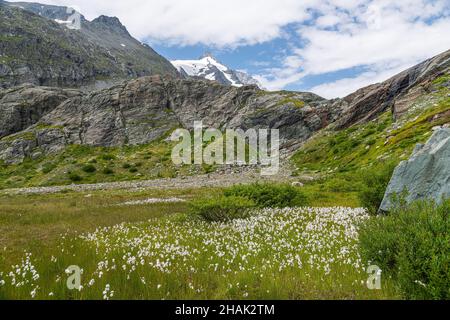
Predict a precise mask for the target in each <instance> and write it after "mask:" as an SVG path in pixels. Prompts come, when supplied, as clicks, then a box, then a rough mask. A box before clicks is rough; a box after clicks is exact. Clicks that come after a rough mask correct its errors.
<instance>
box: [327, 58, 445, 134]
mask: <svg viewBox="0 0 450 320" xmlns="http://www.w3.org/2000/svg"><path fill="white" fill-rule="evenodd" d="M448 73H450V50H448V51H446V52H444V53H442V54H440V55H438V56H436V57H433V58H431V59H429V60H426V61H424V62H422V63H420V64H418V65H416V66H414V67H412V68H410V69H408V70H405V71H403V72H401V73H399V74H398V75H396V76H394V77H392V78H390V79H388V80H386V81H384V82H382V83H378V84H374V85H371V86H368V87H365V88H362V89H360V90H358V91H356V92H355V93H352V94H350V95H349V96H347V97H345V98H343V99H338V101H337V102H339V103H342V104H343V107H344V106H345V105H346V108H347V110H346V112H345V113H344V114H343V115H342V118H341V119H339V121H338V122H337V123H336V127H337V128H339V129H342V128H348V127H350V126H351V125H353V124H355V123H363V122H367V121H370V120H372V119H375V118H376V117H377V116H378V115H379V114H380V113H382V112H385V111H386V110H389V109H392V111H393V113H394V117H395V118H399V117H401V116H402V115H403V114H404V113H405V112H406V111H407V110H408V108H409V107H410V106H411V104H412V102H414V101H415V100H416V99H417V97H419V96H421V95H423V94H424V93H426V92H427V90H428V88H429V86H430V85H431V83H432V82H433V80H435V79H436V78H437V77H438V76H441V75H444V74H448Z"/></svg>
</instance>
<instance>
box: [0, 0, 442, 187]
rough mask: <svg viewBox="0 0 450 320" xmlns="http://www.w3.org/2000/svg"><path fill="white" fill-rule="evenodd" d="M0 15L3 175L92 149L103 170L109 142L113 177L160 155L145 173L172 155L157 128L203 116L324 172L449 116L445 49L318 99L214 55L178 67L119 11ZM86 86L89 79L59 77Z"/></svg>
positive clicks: (381, 155)
mask: <svg viewBox="0 0 450 320" xmlns="http://www.w3.org/2000/svg"><path fill="white" fill-rule="evenodd" d="M0 16H1V18H2V19H1V20H0V31H1V34H0V39H1V41H0V54H1V55H0V87H3V88H4V89H0V178H4V180H6V181H7V182H8V183H7V185H10V186H21V185H22V184H23V183H28V184H31V185H33V184H35V183H38V184H40V183H41V181H44V182H42V183H44V184H45V183H48V181H49V180H48V179H44V180H38V181H37V182H34V181H35V180H33V177H35V176H36V172H40V173H39V174H42V175H43V176H45V175H48V174H49V173H50V172H53V173H52V175H53V176H52V177H53V178H54V179H53V180H52V182H51V183H66V182H67V181H66V180H67V179H66V180H64V179H63V180H61V179H59V177H61V176H65V175H70V174H72V173H73V172H72V171H73V170H80V169H81V167H80V166H82V165H83V164H85V163H86V162H88V163H90V161H91V160H95V161H96V158H95V159H91V158H92V157H93V156H94V155H95V157H99V158H100V159H101V160H99V161H100V162H101V163H102V165H104V166H105V168H104V169H105V172H110V171H111V170H110V169H111V168H110V167H111V163H109V162H107V160H105V159H110V158H111V156H110V155H109V154H108V152H109V151H108V150H114V152H113V151H111V152H112V153H115V154H116V155H118V157H119V158H120V161H119V160H118V161H117V164H116V167H117V168H115V170H117V171H119V170H120V171H121V172H123V175H121V177H120V179H122V180H127V179H131V178H134V177H136V175H135V174H141V173H136V171H135V170H137V167H138V166H137V164H138V163H140V164H143V163H145V164H146V165H147V164H148V170H149V171H152V172H153V169H154V167H158V166H159V167H158V170H157V172H156V171H155V172H154V174H153V173H152V175H151V177H160V176H159V175H161V174H162V173H161V172H162V167H164V166H170V165H171V164H170V163H169V160H170V148H171V146H170V145H169V144H167V143H166V142H165V138H166V137H167V136H168V135H169V134H170V133H171V132H172V131H173V130H174V129H176V128H180V127H182V128H187V129H191V128H192V126H193V124H194V121H200V120H201V121H203V123H204V126H205V127H215V128H220V129H226V128H242V129H244V130H246V129H249V128H272V129H280V137H281V147H282V152H283V153H284V154H289V155H292V154H293V153H295V156H294V158H293V161H294V163H295V164H296V165H297V167H298V168H299V170H312V171H316V172H326V173H329V172H335V171H336V170H352V169H355V168H361V167H364V166H367V165H370V164H372V163H374V162H376V161H379V160H382V159H386V158H388V157H391V158H396V159H404V158H405V157H407V156H408V153H409V152H410V151H412V150H411V149H412V148H413V147H414V144H415V143H419V142H424V141H426V139H428V138H429V135H430V134H431V131H432V130H431V129H432V128H433V127H434V126H441V125H446V124H447V123H448V122H450V100H449V99H450V89H449V88H450V50H449V51H447V52H444V53H442V54H440V55H438V56H436V57H434V58H431V59H429V60H427V61H425V62H423V63H421V64H419V65H417V66H415V67H413V68H411V69H409V70H406V71H404V72H402V73H400V74H398V75H396V76H394V77H392V78H391V79H389V80H387V81H385V82H383V83H379V84H374V85H371V86H368V87H366V88H362V89H360V90H358V91H356V92H355V93H353V94H351V95H349V96H347V97H345V98H343V99H335V100H326V99H323V98H321V97H319V96H317V95H315V94H312V93H302V92H287V91H280V92H267V91H264V90H261V89H260V88H258V86H256V85H243V83H247V82H250V83H251V82H252V80H251V79H250V80H249V81H247V80H245V81H244V80H243V78H242V77H240V75H239V73H237V72H234V71H232V70H230V69H229V68H227V67H226V66H223V65H222V64H220V63H218V62H217V61H216V60H214V59H213V58H212V57H210V56H208V57H204V58H203V59H201V60H199V61H200V62H201V63H199V62H198V61H197V62H192V61H190V62H189V63H187V62H186V61H184V62H178V63H174V64H175V65H177V67H178V68H179V70H180V71H181V74H182V76H180V73H179V72H178V71H177V70H176V68H174V67H173V66H172V64H171V63H170V62H169V61H167V60H165V59H164V58H162V57H160V56H159V55H157V54H156V53H155V52H154V51H153V50H151V48H149V47H147V46H145V45H142V44H141V43H139V42H138V41H137V40H135V39H133V38H132V37H131V36H130V35H129V33H128V31H127V30H126V28H125V27H124V26H123V25H122V24H121V23H120V21H119V20H118V19H117V18H110V17H105V16H101V17H99V18H97V19H95V20H93V21H91V22H90V21H87V20H86V19H85V18H84V17H82V16H81V24H82V28H81V29H80V30H72V29H69V28H67V25H66V23H65V22H67V21H68V19H69V17H68V13H67V10H66V8H64V7H57V6H44V5H40V4H33V3H14V4H10V3H6V2H2V1H0ZM155 74H158V75H155ZM143 75H144V77H141V76H143ZM148 75H151V76H148ZM183 76H184V77H183ZM129 78H131V79H129ZM204 78H205V79H204ZM124 79H126V80H124ZM209 80H214V81H209ZM25 82H29V84H23V83H25ZM16 85H17V86H16ZM44 85H45V86H44ZM84 86H90V89H91V90H79V89H68V88H67V87H84ZM92 86H94V87H95V86H99V87H100V88H97V89H92ZM102 86H105V87H106V88H101V87H102ZM80 89H84V88H80ZM57 155H60V156H57ZM156 155H157V156H156ZM104 158H105V159H104ZM102 159H103V160H102ZM105 161H106V162H105ZM61 163H63V164H62V165H61ZM55 168H57V169H55ZM107 169H108V170H107ZM172 169H173V168H172V167H171V170H172ZM207 169H208V168H207ZM86 170H88V169H86ZM89 170H92V168H91V169H89ZM174 170H175V171H173V170H172V171H173V172H169V173H168V175H169V176H172V174H178V173H179V171H178V168H175V169H174ZM189 170H190V169H189ZM208 170H209V169H208ZM168 171H170V170H168ZM189 172H190V173H194V174H195V172H191V171H189ZM107 174H108V173H105V175H107ZM72 178H73V179H72ZM72 178H71V179H72V180H71V181H72V182H74V181H75V182H76V181H79V180H76V178H77V177H76V176H72ZM11 179H12V180H11ZM30 179H31V180H30ZM101 179H106V176H105V177H101ZM110 179H111V180H112V181H115V180H114V179H113V178H112V177H111V178H110ZM0 180H1V179H0ZM9 181H12V182H11V184H9ZM24 181H25V182H24ZM90 182H94V179H92V180H91V181H90ZM0 187H1V184H0Z"/></svg>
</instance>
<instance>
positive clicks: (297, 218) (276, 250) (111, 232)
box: [0, 207, 369, 300]
mask: <svg viewBox="0 0 450 320" xmlns="http://www.w3.org/2000/svg"><path fill="white" fill-rule="evenodd" d="M368 218H369V215H368V213H367V212H366V211H365V210H364V209H361V208H356V209H355V208H341V207H337V208H311V207H303V208H284V209H261V210H257V211H255V212H253V214H252V215H251V216H250V217H249V218H246V219H237V220H232V221H228V222H214V223H207V222H202V221H197V220H195V221H194V220H187V221H183V222H179V221H175V220H171V219H163V220H151V221H148V222H143V223H134V224H131V223H122V224H118V225H115V226H109V227H104V228H97V229H96V230H95V231H94V232H91V233H86V234H82V235H79V236H77V237H75V238H74V239H73V240H72V239H67V241H69V240H72V241H77V242H80V241H81V242H82V243H83V244H84V245H86V246H88V248H91V249H92V250H93V252H94V253H95V255H96V257H98V260H96V262H95V264H94V270H93V271H90V272H88V271H87V270H88V269H86V271H85V270H82V272H83V273H87V275H85V276H86V277H89V278H87V279H90V280H89V282H88V283H87V284H86V288H85V289H84V291H88V290H94V285H95V284H96V282H101V280H99V279H102V280H103V279H108V280H109V279H111V280H109V281H111V282H110V284H111V285H113V286H114V287H115V289H116V290H115V291H113V290H111V286H110V284H107V285H106V286H105V288H104V290H102V297H103V299H105V300H109V299H111V298H113V297H115V296H117V297H120V293H121V292H120V289H119V287H118V286H116V284H115V282H114V280H113V279H114V276H113V274H114V272H115V273H117V272H120V273H123V274H124V278H123V279H125V280H124V281H135V280H137V281H139V282H140V283H141V284H142V285H144V286H146V287H148V288H151V289H150V290H153V291H154V292H157V294H158V295H159V297H160V298H162V297H165V296H166V295H167V292H165V291H164V290H162V288H163V287H165V284H164V282H161V280H158V278H152V274H159V275H162V276H163V277H164V275H167V274H176V273H178V272H180V273H186V274H188V275H189V277H188V278H187V280H186V284H185V288H186V290H189V292H190V293H191V294H193V293H195V294H198V295H200V294H202V293H203V292H205V288H204V287H203V286H202V283H200V282H198V281H193V280H192V279H197V278H198V277H201V276H202V275H203V274H216V275H217V276H218V277H223V279H230V280H228V281H229V282H228V283H226V284H225V285H226V287H227V288H228V290H230V292H231V293H232V294H236V295H237V297H239V296H240V297H243V298H247V297H248V296H249V288H248V284H246V283H242V280H240V279H241V278H239V277H237V276H238V274H240V273H248V274H249V275H251V276H252V277H254V278H259V279H261V281H262V282H264V279H265V278H268V279H269V278H271V277H273V275H275V274H277V273H280V272H286V271H292V270H293V271H294V272H298V273H301V274H303V275H304V277H305V278H311V277H312V276H314V277H317V275H316V274H315V273H314V272H316V271H317V272H318V274H319V277H321V278H322V279H326V277H328V276H330V275H332V274H333V272H335V270H336V269H337V270H339V272H344V273H345V272H348V273H355V272H356V273H359V274H361V275H365V272H364V268H363V263H362V261H361V257H360V255H359V253H358V227H357V226H359V225H360V223H361V222H363V221H365V220H366V219H368ZM73 243H75V242H73ZM65 248H66V251H65V252H67V253H66V254H67V255H69V256H70V254H72V251H73V250H72V249H69V246H65ZM59 249H61V247H59ZM61 251H62V249H61ZM50 260H51V261H52V262H56V261H58V260H61V259H60V258H59V256H58V257H54V256H52V258H51V259H50ZM203 262H205V263H203ZM65 273H66V274H69V273H70V271H69V270H65ZM235 276H236V277H235ZM3 278H5V280H2V279H3ZM231 279H234V280H231ZM237 279H239V280H240V281H236V280H237ZM6 280H7V281H6ZM38 281H40V276H39V273H38V272H37V270H36V268H35V267H34V265H33V263H32V261H31V254H26V255H25V258H24V259H23V260H22V263H20V264H18V265H15V266H12V268H11V271H9V272H8V273H5V276H1V275H0V286H2V285H5V282H7V283H8V284H9V283H11V285H13V286H15V287H27V288H30V291H31V292H33V290H34V289H35V288H36V284H37V282H38ZM55 281H56V283H59V282H63V281H65V276H64V275H62V277H61V275H58V276H56V280H55ZM156 281H158V282H156ZM224 281H227V280H224ZM324 281H325V280H324ZM155 282H156V283H155ZM354 285H355V286H360V284H359V281H358V283H354ZM233 292H234V293H233ZM269 293H270V291H269V290H267V294H269ZM33 294H34V296H36V294H37V290H34V293H33Z"/></svg>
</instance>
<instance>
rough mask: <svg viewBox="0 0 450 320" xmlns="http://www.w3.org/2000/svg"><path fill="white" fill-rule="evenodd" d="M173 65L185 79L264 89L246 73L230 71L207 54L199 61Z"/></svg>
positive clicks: (182, 61)
mask: <svg viewBox="0 0 450 320" xmlns="http://www.w3.org/2000/svg"><path fill="white" fill-rule="evenodd" d="M172 64H173V65H174V66H175V67H176V68H177V69H178V71H179V72H180V73H181V74H182V75H183V76H184V77H198V78H202V79H206V80H211V81H216V82H218V83H220V84H224V85H231V86H235V87H242V86H244V85H256V86H258V87H259V88H260V89H263V88H262V85H261V84H260V83H259V81H258V80H256V79H254V78H252V77H251V76H250V75H248V74H247V73H245V72H241V71H235V70H232V69H230V68H229V67H227V66H225V65H224V64H222V63H220V62H219V61H218V60H217V59H216V58H214V57H213V56H212V55H211V54H205V55H204V56H203V57H201V58H200V59H198V60H175V61H172Z"/></svg>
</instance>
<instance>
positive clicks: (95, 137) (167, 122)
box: [0, 76, 342, 163]
mask: <svg viewBox="0 0 450 320" xmlns="http://www.w3.org/2000/svg"><path fill="white" fill-rule="evenodd" d="M35 90H41V89H40V88H35ZM341 112H342V110H340V109H339V108H330V107H329V106H328V104H327V101H326V100H324V99H323V98H320V97H319V96H316V95H314V94H311V93H288V92H286V93H283V92H281V93H267V92H264V91H261V90H259V89H258V88H257V87H256V86H245V87H241V88H236V87H231V86H224V85H220V84H217V83H214V82H210V81H207V80H192V79H188V80H182V79H173V78H170V77H160V76H153V77H143V78H139V79H136V80H131V81H127V82H124V83H122V84H120V85H116V86H114V87H111V88H109V89H104V90H100V91H96V92H92V93H89V94H85V95H76V96H74V97H71V98H69V99H67V100H65V101H64V102H62V103H61V104H60V105H59V106H57V107H56V108H54V109H53V110H52V111H51V112H49V113H47V114H45V115H44V116H42V118H41V119H40V120H39V121H38V122H37V123H36V124H34V125H32V126H31V127H29V128H27V129H26V130H24V131H21V132H19V133H17V134H15V135H10V136H7V137H5V138H3V139H2V140H0V159H3V160H5V161H6V162H7V163H12V162H20V161H22V159H23V158H24V157H26V156H33V154H37V155H39V154H40V153H44V154H46V153H48V152H54V151H58V150H61V149H62V148H64V147H65V146H66V145H69V144H83V145H90V146H106V147H110V146H123V145H137V144H145V143H149V142H152V141H154V140H156V139H159V138H162V137H164V136H165V135H168V134H169V133H170V132H172V130H174V129H175V128H180V127H181V128H187V129H191V128H192V127H193V125H194V121H203V124H204V126H205V127H214V128H219V129H226V128H241V129H244V130H247V129H249V128H256V129H258V128H271V129H279V130H280V137H281V145H282V148H287V147H289V146H290V145H292V144H293V143H301V142H303V141H305V140H306V139H308V138H309V137H311V135H312V134H314V133H315V132H316V131H318V130H320V129H322V128H324V127H326V126H327V125H328V124H330V123H332V122H334V121H336V119H338V117H339V115H340V114H341Z"/></svg>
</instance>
